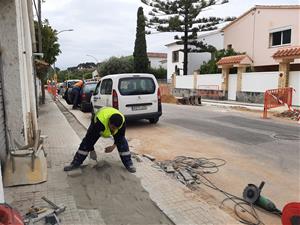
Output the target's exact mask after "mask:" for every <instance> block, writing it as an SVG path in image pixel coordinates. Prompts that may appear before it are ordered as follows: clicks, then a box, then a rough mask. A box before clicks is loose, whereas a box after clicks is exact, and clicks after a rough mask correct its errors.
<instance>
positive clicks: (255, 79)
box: [242, 72, 279, 92]
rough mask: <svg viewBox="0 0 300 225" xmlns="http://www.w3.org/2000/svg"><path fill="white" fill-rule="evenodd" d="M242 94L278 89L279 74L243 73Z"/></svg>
mask: <svg viewBox="0 0 300 225" xmlns="http://www.w3.org/2000/svg"><path fill="white" fill-rule="evenodd" d="M242 76H243V78H242V92H265V91H266V90H269V89H276V88H278V77H279V72H260V73H256V72H254V73H243V75H242Z"/></svg>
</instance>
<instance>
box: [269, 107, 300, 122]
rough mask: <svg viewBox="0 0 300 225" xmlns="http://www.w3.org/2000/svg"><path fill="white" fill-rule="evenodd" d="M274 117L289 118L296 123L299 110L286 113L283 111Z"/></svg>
mask: <svg viewBox="0 0 300 225" xmlns="http://www.w3.org/2000/svg"><path fill="white" fill-rule="evenodd" d="M274 116H277V117H284V118H289V119H291V120H296V121H298V120H299V119H300V110H297V109H295V110H294V111H292V110H287V111H284V112H282V113H277V114H274Z"/></svg>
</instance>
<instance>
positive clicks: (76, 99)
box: [72, 87, 80, 108]
mask: <svg viewBox="0 0 300 225" xmlns="http://www.w3.org/2000/svg"><path fill="white" fill-rule="evenodd" d="M72 96H73V107H74V108H76V107H78V105H79V103H80V88H78V87H73V88H72Z"/></svg>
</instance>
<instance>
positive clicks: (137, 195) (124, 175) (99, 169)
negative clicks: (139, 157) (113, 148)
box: [68, 154, 173, 225]
mask: <svg viewBox="0 0 300 225" xmlns="http://www.w3.org/2000/svg"><path fill="white" fill-rule="evenodd" d="M100 158H101V160H99V161H98V163H97V165H95V166H94V167H90V166H87V167H84V168H82V175H81V176H79V177H76V178H72V177H68V183H69V185H70V187H71V189H72V193H73V195H74V198H75V201H76V205H77V207H78V208H81V209H93V210H95V209H96V210H98V211H99V213H100V214H101V216H102V218H103V219H104V222H105V223H106V224H114V225H121V224H173V223H172V222H171V221H170V220H169V219H168V218H167V217H166V216H165V215H164V214H163V213H162V212H161V211H160V209H159V208H158V207H157V206H156V205H155V204H154V203H153V202H152V200H151V199H150V197H149V194H148V192H146V191H145V190H144V188H143V187H142V186H141V183H140V180H139V179H138V178H137V177H136V176H135V175H133V174H130V173H128V172H127V170H126V169H125V168H124V167H123V165H122V163H121V162H120V161H116V159H115V158H112V157H110V156H107V155H106V156H104V154H103V155H101V157H100Z"/></svg>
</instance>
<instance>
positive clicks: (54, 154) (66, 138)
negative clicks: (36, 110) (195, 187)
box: [4, 96, 239, 225]
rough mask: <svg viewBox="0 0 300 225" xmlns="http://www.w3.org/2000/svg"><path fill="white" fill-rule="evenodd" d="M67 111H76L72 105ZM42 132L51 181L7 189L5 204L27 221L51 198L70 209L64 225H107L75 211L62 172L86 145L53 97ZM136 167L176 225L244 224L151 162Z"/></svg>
mask: <svg viewBox="0 0 300 225" xmlns="http://www.w3.org/2000/svg"><path fill="white" fill-rule="evenodd" d="M62 102H64V101H62ZM65 107H67V108H68V109H70V108H71V106H67V105H65ZM70 111H71V112H72V113H73V114H74V115H75V117H76V118H77V119H78V120H79V121H84V122H82V124H84V125H85V126H87V125H88V123H89V119H88V118H86V119H85V120H82V116H86V114H83V113H81V112H80V111H73V110H70ZM39 127H40V129H41V130H42V134H44V135H48V140H47V143H46V152H47V153H48V156H47V161H48V181H47V182H45V183H42V184H37V185H29V186H20V187H11V188H5V190H4V193H5V200H6V202H7V203H9V204H10V205H12V206H13V207H15V208H17V209H18V210H19V211H20V212H21V214H22V215H24V214H25V213H26V212H27V210H28V208H29V207H31V206H36V207H49V205H48V204H47V203H45V202H44V201H43V200H41V197H42V196H46V197H47V198H49V199H50V200H51V201H53V202H55V203H56V204H64V205H65V206H67V209H66V211H65V212H63V213H62V214H60V215H59V218H60V219H61V220H62V221H61V224H62V225H92V224H93V225H101V224H108V223H106V222H105V220H104V217H103V215H101V211H99V210H98V209H82V208H78V205H76V204H77V202H76V196H75V195H74V192H73V193H72V190H74V189H73V188H72V187H71V186H70V183H69V182H68V176H67V173H65V172H63V170H62V168H63V166H64V165H65V164H67V163H69V162H70V159H72V157H73V154H74V152H75V150H76V149H77V147H78V145H79V143H80V141H81V140H80V138H79V137H78V135H77V134H76V133H75V131H74V130H73V129H72V127H71V126H70V124H69V123H68V121H67V120H66V118H65V116H64V115H63V114H62V112H61V111H60V110H59V108H58V107H57V105H56V104H55V102H53V101H52V100H51V99H50V97H49V96H47V99H46V104H45V105H43V106H41V108H40V117H39ZM97 146H98V147H96V148H99V145H97ZM104 157H114V158H116V162H119V159H118V154H117V153H116V151H115V152H114V153H113V154H110V156H104ZM135 164H136V166H137V173H136V176H137V177H138V178H139V179H140V181H141V183H142V185H143V187H144V189H145V190H146V191H148V192H149V195H150V198H151V199H152V200H153V201H154V202H155V203H156V204H157V206H158V207H159V208H160V209H161V210H162V211H163V212H164V213H165V214H166V215H167V216H168V217H169V218H170V219H171V220H172V222H173V223H174V224H189V225H192V224H230V225H232V224H239V223H238V222H237V221H236V220H235V219H233V218H232V217H230V216H229V215H228V214H226V213H224V212H223V211H222V210H221V209H219V208H218V207H215V206H211V205H209V204H207V203H206V202H204V201H203V200H201V199H199V198H198V197H197V196H196V195H195V194H193V193H192V191H191V190H189V189H188V188H186V187H185V186H184V185H182V184H180V183H179V182H177V181H176V180H173V179H171V178H170V177H168V176H166V175H165V174H164V173H162V172H160V171H159V170H157V169H155V168H153V166H152V164H153V163H152V162H150V161H148V160H146V159H143V161H142V162H140V163H137V162H135ZM79 179H80V176H79ZM115 185H116V184H115ZM115 194H116V195H118V193H115ZM129 204H130V202H129ZM103 207H105V206H103ZM110 207H112V206H110ZM145 219H146V218H145ZM36 224H44V222H40V223H36ZM110 224H112V223H110ZM148 224H149V223H148Z"/></svg>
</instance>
